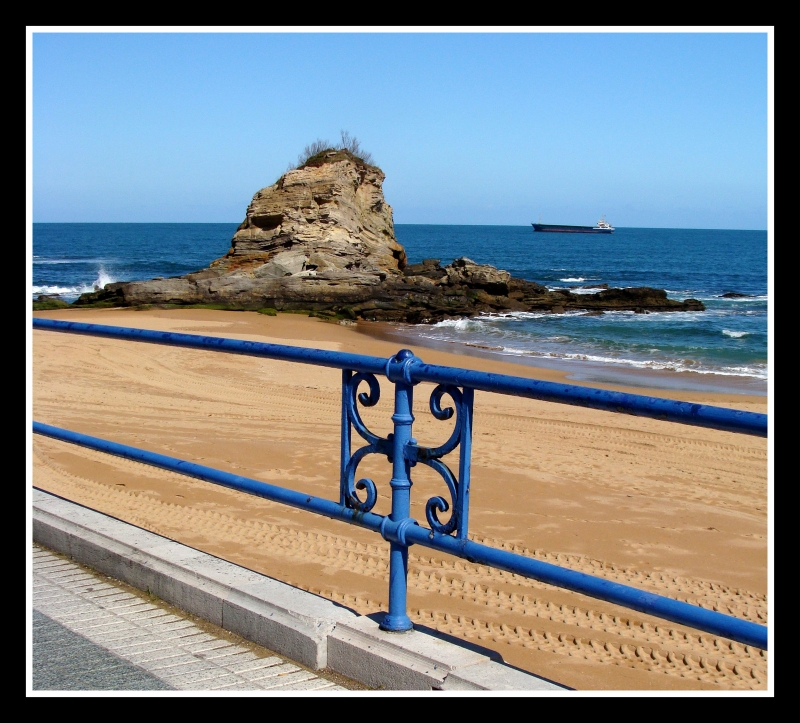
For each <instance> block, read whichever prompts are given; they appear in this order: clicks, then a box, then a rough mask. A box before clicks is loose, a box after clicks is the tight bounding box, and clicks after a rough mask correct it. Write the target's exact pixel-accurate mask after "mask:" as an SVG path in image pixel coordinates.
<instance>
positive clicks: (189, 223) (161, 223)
mask: <svg viewBox="0 0 800 723" xmlns="http://www.w3.org/2000/svg"><path fill="white" fill-rule="evenodd" d="M31 223H32V224H33V225H36V224H60V225H65V226H66V225H76V226H77V225H84V226H88V225H98V226H100V225H108V226H112V225H113V226H123V225H129V226H135V225H141V226H146V225H153V226H155V225H159V226H167V225H169V226H209V225H222V224H231V225H233V224H236V225H239V224H241V223H242V222H241V221H32V222H31ZM532 224H533V222H532V221H531V222H530V223H526V224H516V223H395V224H394V225H395V226H456V227H458V226H487V227H500V228H525V227H527V226H530V225H532ZM623 228H626V229H628V228H630V229H634V228H635V229H660V230H664V229H670V230H675V231H769V229H768V228H723V227H720V226H615V229H617V230H619V229H623Z"/></svg>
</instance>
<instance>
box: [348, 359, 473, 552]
mask: <svg viewBox="0 0 800 723" xmlns="http://www.w3.org/2000/svg"><path fill="white" fill-rule="evenodd" d="M398 369H399V367H398ZM404 371H405V370H404V369H401V370H400V371H397V370H394V372H395V376H396V377H398V379H400V380H402V372H404ZM390 381H392V380H391V379H390ZM362 384H367V386H368V390H367V391H366V392H359V391H358V390H359V388H360V387H361V386H362ZM343 395H344V396H343V402H344V404H343V412H344V414H345V415H346V419H345V422H346V425H347V426H348V430H349V426H350V425H352V428H353V429H355V430H356V432H357V433H358V434H359V436H360V437H361V438H362V439H364V440H365V441H366V442H367V445H366V446H364V447H361V448H360V449H358V450H356V452H354V453H353V454H352V455H351V454H350V446H349V445H350V442H349V431H348V432H347V434H348V437H347V440H348V441H347V442H346V445H345V446H346V449H345V451H344V452H343V461H342V465H343V467H342V470H343V473H342V498H343V501H344V504H345V505H347V506H348V507H350V508H352V509H356V510H359V511H361V512H369V511H370V510H372V508H373V507H374V506H375V502H376V501H377V496H378V495H377V488H376V486H375V483H374V482H373V481H372V480H371V479H369V478H363V479H359V480H358V481H356V472H357V468H358V465H359V464H360V462H361V460H363V459H364V457H366V456H367V455H370V454H385V455H386V457H387V458H388V460H389V462H392V461H393V453H394V450H393V441H394V440H393V435H392V434H389V435H388V436H387V437H386V438H383V437H380V436H379V435H377V434H375V433H374V432H373V431H372V430H370V429H369V428H368V427H367V425H366V424H365V423H364V420H363V419H362V418H361V414H360V411H359V404H360V405H361V406H364V407H373V406H375V405H376V404H377V403H378V400H379V399H380V385H379V384H378V380H377V378H376V377H375V375H374V374H371V373H363V372H359V373H352V374H351V373H349V372H348V373H346V375H345V381H344V386H343ZM444 397H449V398H450V399H451V400H452V404H450V405H448V404H446V403H445V404H443V400H444ZM472 397H473V392H472V390H471V389H466V388H465V389H463V390H462V389H460V388H459V387H457V386H455V385H452V384H440V385H438V386H437V387H435V388H434V390H433V391H432V392H431V396H430V400H429V406H430V410H431V414H432V415H433V416H434V418H435V419H438V420H440V421H445V420H448V419H452V418H453V417H455V424H454V425H453V429H452V431H451V433H450V435H449V436H448V438H447V440H446V441H445V442H444V443H443V444H440V445H438V446H436V447H423V446H420V445H418V444H417V442H416V440H415V439H411V440H410V442H409V443H408V444H406V445H405V447H404V450H405V451H404V456H405V459H406V460H407V461H408V464H409V466H412V467H413V466H414V465H416V464H424V465H427V466H428V467H430V468H431V469H432V470H434V471H435V472H436V473H437V474H439V475H440V476H441V478H442V480H443V481H444V483H445V485H446V487H447V494H445V495H436V496H434V497H431V498H430V499H429V500H428V501H427V502H426V504H425V517H426V519H427V521H428V524H429V525H430V528H431V529H432V530H433V531H434V532H438V533H440V534H443V535H452V534H455V535H457V536H458V537H466V523H467V516H468V515H467V505H468V499H467V493H468V489H469V454H470V440H471V427H472ZM459 445H460V446H461V450H460V459H459V471H458V475H456V474H455V473H454V472H453V470H451V469H450V468H449V467H448V466H447V465H446V464H445V463H444V462H443V461H442V457H444V456H445V455H447V454H450V453H451V452H452V451H454V450H455V449H456V448H457V447H459ZM359 491H360V492H362V494H363V493H365V498H364V499H362V498H361V497H360V496H359V494H358V492H359ZM447 511H450V517H449V519H448V520H447V521H446V522H442V521H441V519H440V515H441V514H442V513H445V512H447Z"/></svg>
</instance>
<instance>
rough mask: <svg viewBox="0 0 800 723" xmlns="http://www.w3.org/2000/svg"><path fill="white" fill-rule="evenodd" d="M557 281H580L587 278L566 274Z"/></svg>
mask: <svg viewBox="0 0 800 723" xmlns="http://www.w3.org/2000/svg"><path fill="white" fill-rule="evenodd" d="M559 281H564V282H566V283H571V282H574V283H580V282H581V281H588V279H586V278H584V277H583V276H577V277H572V276H568V277H567V278H566V279H559Z"/></svg>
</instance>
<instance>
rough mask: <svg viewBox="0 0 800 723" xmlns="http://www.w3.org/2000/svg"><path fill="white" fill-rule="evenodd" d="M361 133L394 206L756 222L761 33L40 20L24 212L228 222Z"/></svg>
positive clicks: (762, 103) (653, 223)
mask: <svg viewBox="0 0 800 723" xmlns="http://www.w3.org/2000/svg"><path fill="white" fill-rule="evenodd" d="M340 129H347V130H349V131H350V132H351V133H352V134H354V135H356V136H357V137H358V138H359V140H360V141H361V142H362V146H363V147H364V148H365V149H367V150H369V151H370V152H371V153H372V154H373V156H374V158H375V161H376V163H377V164H378V165H379V166H380V167H381V168H382V169H383V170H384V171H385V173H386V182H385V185H384V190H385V195H386V199H387V201H388V202H389V203H390V204H391V205H392V207H393V208H394V213H395V222H396V223H441V224H527V223H530V222H531V221H536V220H538V218H539V215H540V214H541V215H542V220H543V221H544V222H546V223H547V222H550V223H581V224H585V223H593V222H594V221H596V220H597V218H598V217H599V216H600V214H602V213H605V214H606V216H607V218H608V220H610V221H611V222H612V223H613V224H614V225H616V226H645V227H648V226H649V227H684V228H746V229H764V228H766V224H767V36H766V34H763V33H762V34H755V33H749V34H744V33H737V34H729V33H722V34H720V33H709V34H660V33H659V34H650V33H643V34H625V33H621V34H558V33H556V34H522V33H514V34H500V33H493V34H474V33H470V34H459V33H454V34H448V33H437V34H417V33H415V34H394V33H389V34H380V33H379V34H346V33H337V34H271V33H264V34H241V33H230V34H191V33H190V34H139V33H130V34H125V33H123V34H109V33H96V34H95V33H79V34H74V33H34V35H33V214H34V221H38V222H44V221H62V222H66V221H86V222H90V221H103V222H114V221H116V222H124V221H164V222H212V221H226V222H227V221H230V222H239V221H241V220H242V219H243V218H244V213H245V209H246V207H247V204H248V203H249V201H250V199H251V198H252V196H253V194H254V193H255V192H256V191H257V190H258V189H259V188H261V187H263V186H266V185H269V184H271V183H273V182H274V181H275V180H277V178H278V177H279V176H280V175H281V174H282V173H283V172H284V171H285V170H286V167H287V165H288V164H289V163H290V162H292V161H293V160H295V159H296V157H297V155H298V153H299V152H300V151H301V150H302V148H303V147H304V146H305V145H306V144H307V143H309V142H310V141H313V140H314V139H316V138H320V137H321V138H328V139H330V140H335V139H337V138H338V135H339V130H340Z"/></svg>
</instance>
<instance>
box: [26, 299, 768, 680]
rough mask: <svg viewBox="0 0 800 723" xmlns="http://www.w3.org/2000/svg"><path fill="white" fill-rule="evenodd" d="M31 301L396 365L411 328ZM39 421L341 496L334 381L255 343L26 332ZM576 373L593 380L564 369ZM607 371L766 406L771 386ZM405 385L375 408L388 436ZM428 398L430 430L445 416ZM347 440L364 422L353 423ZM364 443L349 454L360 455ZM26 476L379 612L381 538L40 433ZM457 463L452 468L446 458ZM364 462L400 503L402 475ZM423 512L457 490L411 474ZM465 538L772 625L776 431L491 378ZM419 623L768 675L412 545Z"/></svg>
mask: <svg viewBox="0 0 800 723" xmlns="http://www.w3.org/2000/svg"><path fill="white" fill-rule="evenodd" d="M36 316H42V317H48V318H58V319H70V320H79V321H87V322H92V323H100V324H115V325H121V326H134V327H141V328H150V329H163V330H169V331H180V332H185V333H193V334H207V335H220V336H229V337H233V338H240V339H252V340H259V341H271V342H276V343H282V344H293V345H302V346H313V347H317V348H323V349H331V350H340V351H347V352H355V353H362V354H373V355H378V356H384V357H387V356H389V355H391V354H393V353H395V352H396V351H397V348H398V345H397V343H396V342H388V341H385V340H382V339H377V338H373V337H371V336H368V335H366V334H364V333H361V332H359V331H358V330H357V329H356V328H353V327H345V326H340V325H338V324H332V323H326V322H323V321H321V320H318V319H310V318H307V317H305V316H301V315H295V314H280V315H278V316H277V317H268V316H263V315H259V314H256V313H250V312H223V311H208V310H151V311H134V310H115V309H108V310H67V311H54V312H37V313H36ZM411 348H412V349H414V351H415V352H416V353H417V354H418V355H419V356H421V357H422V358H423V359H424V360H425V361H428V362H431V363H436V364H446V365H450V366H459V367H465V368H471V369H481V370H485V371H495V372H501V373H506V374H515V375H517V376H525V377H531V378H538V379H548V380H553V381H565V380H566V379H565V372H564V371H561V370H557V369H537V368H534V367H530V366H523V365H517V364H512V363H507V362H502V361H497V360H493V359H485V358H479V357H472V356H463V355H453V354H449V353H446V352H443V351H440V350H432V349H423V348H415V347H413V346H412V347H411ZM33 353H34V356H33V372H34V382H33V394H34V396H33V411H34V419H36V420H37V421H41V422H45V423H48V424H54V425H56V426H61V427H66V428H68V429H72V430H75V431H79V432H83V433H86V434H91V435H95V436H98V437H104V438H107V439H111V440H113V441H117V442H121V443H124V444H130V445H134V446H138V447H142V448H145V449H150V450H153V451H156V452H160V453H163V454H168V455H172V456H176V457H181V458H183V459H189V460H194V461H198V462H200V463H202V464H206V465H209V466H212V467H217V468H220V469H225V470H229V471H232V472H236V473H238V474H243V475H246V476H249V477H253V478H255V479H261V480H264V481H268V482H272V483H275V484H279V485H283V486H286V487H290V488H292V489H297V490H302V491H306V492H308V493H310V494H314V495H318V496H320V497H327V498H329V499H336V497H337V495H338V489H337V488H338V456H339V430H340V373H339V371H338V370H335V369H322V368H319V367H313V366H307V365H300V364H294V363H290V362H277V361H271V360H264V359H256V358H252V357H244V356H237V355H229V354H220V353H212V352H205V351H195V350H190V349H178V348H171V347H161V346H157V345H152V344H140V343H134V342H124V341H115V340H106V339H100V338H95V337H82V336H77V335H68V334H58V333H54V332H45V331H34V332H33ZM572 383H581V382H574V381H573V382H572ZM590 385H591V386H599V387H604V388H609V389H617V390H623V391H631V392H634V393H638V394H642V393H645V394H652V395H654V396H661V397H666V398H672V399H684V400H686V401H694V402H700V403H706V404H715V405H719V406H726V407H732V408H736V409H747V410H751V411H757V412H766V411H767V409H766V407H767V399H766V397H764V396H759V395H746V394H741V393H740V394H723V393H714V392H710V391H699V390H696V391H692V392H680V391H677V390H663V389H659V390H645V389H643V388H642V387H639V386H637V387H636V388H630V389H626V388H625V387H623V386H618V385H609V384H599V383H596V382H592V383H591V384H590ZM390 387H391V385H390V384H388V383H387V382H386V381H385V380H383V383H382V391H383V394H382V396H381V401H380V402H379V403H378V405H377V406H376V407H373V408H368V409H363V411H362V416H363V417H364V419H365V421H366V423H367V424H368V426H370V428H372V429H374V430H375V431H376V432H377V433H379V434H382V435H384V436H385V434H386V433H388V432H389V431H390V429H391V421H390V416H391V413H392V394H391V389H390ZM431 389H432V385H425V384H421V385H419V386H418V387H417V388H416V391H415V406H414V414H415V416H416V419H417V421H416V423H415V432H414V434H415V437H416V438H417V439H419V441H420V444H424V445H426V446H434V445H435V444H438V443H441V442H442V441H444V439H446V438H447V436H448V434H449V431H450V429H451V428H452V422H439V421H437V420H435V419H434V418H433V417H432V415H431V414H430V412H429V410H428V407H427V400H428V396H429V393H430V390H431ZM354 436H355V435H354ZM355 441H356V440H354V449H355V448H356V444H355ZM33 459H34V463H33V476H34V479H33V483H34V485H35V486H36V487H39V488H41V489H44V490H47V491H50V492H53V493H55V494H58V495H61V496H63V497H66V498H68V499H71V500H74V501H76V502H78V503H80V504H84V505H86V506H88V507H92V508H94V509H97V510H100V511H101V512H105V513H107V514H110V515H113V516H115V517H118V518H120V519H123V520H126V521H128V522H131V523H133V524H136V525H139V526H141V527H143V528H146V529H148V530H152V531H154V532H157V533H159V534H162V535H165V536H168V537H171V538H173V539H176V540H179V541H180V542H183V543H185V544H188V545H191V546H193V547H196V548H198V549H202V550H204V551H206V552H209V553H211V554H214V555H218V556H220V557H223V558H226V559H228V560H231V561H233V562H236V563H238V564H241V565H244V566H246V567H249V568H251V569H254V570H257V571H259V572H262V573H264V574H267V575H270V576H272V577H275V578H277V579H280V580H283V581H285V582H288V583H291V584H293V585H296V586H298V587H301V588H303V589H306V590H310V591H311V592H313V593H316V594H319V595H322V596H324V597H327V598H329V599H333V600H336V601H337V602H340V603H342V604H344V605H346V606H348V607H350V608H352V609H353V610H356V611H357V612H359V613H362V614H368V613H373V612H376V611H379V610H385V609H386V602H387V600H386V596H387V588H388V569H387V564H388V545H387V544H386V543H385V542H384V541H383V540H381V539H380V537H378V536H377V535H375V534H374V533H370V532H367V531H365V530H360V529H358V528H355V527H351V526H349V525H346V524H344V523H341V522H336V521H332V520H328V519H325V518H321V517H317V516H315V515H312V514H310V513H306V512H302V511H298V510H292V509H289V508H287V507H284V506H281V505H278V504H276V503H272V502H268V501H266V500H261V499H258V498H255V497H251V496H248V495H244V494H241V493H237V492H234V491H230V490H226V489H224V488H220V487H217V486H215V485H212V484H209V483H205V482H201V481H198V480H192V479H188V478H185V477H181V476H180V475H177V474H173V473H170V472H165V471H161V470H157V469H154V468H150V467H147V466H145V465H140V464H136V463H133V462H128V461H126V460H121V459H117V458H114V457H110V456H108V455H103V454H100V453H96V452H91V451H88V450H84V449H81V448H79V447H75V446H72V445H69V444H66V443H62V442H57V441H55V440H49V439H45V438H42V437H38V436H35V437H34V446H33ZM451 466H452V460H451ZM359 476H369V477H371V478H372V479H374V480H375V482H376V484H377V487H378V493H379V497H378V503H377V505H376V507H375V512H377V513H379V514H386V513H388V511H389V492H390V490H389V486H388V480H389V477H390V476H391V468H390V466H389V465H388V463H387V462H386V460H385V459H383V460H380V459H378V458H377V457H375V456H370V457H368V458H367V459H366V460H365V461H364V462H363V463H362V465H361V466H360V467H359ZM413 477H414V488H413V490H412V515H413V516H414V517H416V518H417V519H418V520H422V521H424V519H425V512H424V506H425V502H426V501H427V500H428V498H430V497H432V496H434V495H441V494H444V493H445V492H446V489H445V486H444V484H443V483H442V482H441V480H440V479H439V478H438V477H437V476H435V475H434V473H433V472H431V471H430V470H428V469H427V468H420V467H419V466H418V467H415V468H414V470H413ZM471 496H472V502H471V507H470V531H471V537H473V538H474V539H476V540H478V541H483V542H485V543H486V544H489V545H493V546H498V547H501V546H502V547H506V548H508V549H513V550H515V551H517V552H519V553H522V554H528V555H532V556H536V557H538V558H541V559H545V560H548V561H551V562H555V563H557V564H562V565H565V566H568V567H571V568H573V569H577V570H583V571H586V572H591V573H592V574H596V575H600V576H603V577H607V578H608V579H612V580H616V581H619V582H624V583H627V584H631V585H634V586H637V587H641V588H643V589H647V590H651V591H653V592H658V593H660V594H664V595H668V596H671V597H675V598H678V599H682V600H687V601H690V602H695V603H698V604H702V605H704V606H709V607H712V608H716V609H719V610H720V611H721V612H726V613H730V614H734V615H737V616H740V617H743V618H747V619H751V620H754V621H757V622H762V623H763V622H766V616H767V596H766V593H767V442H766V440H764V439H761V438H756V437H750V436H746V435H739V434H733V433H729V432H718V431H715V430H707V429H701V428H695V427H690V426H685V425H679V424H674V423H670V422H663V421H657V420H650V419H641V418H638V417H631V416H627V415H621V414H614V413H608V412H600V411H596V410H589V409H582V408H577V407H571V406H567V405H559V404H552V403H546V402H538V401H534V400H526V399H518V398H514V397H506V396H501V395H493V394H486V393H482V392H477V393H476V397H475V423H474V442H473V464H472V493H471ZM409 561H410V562H409V614H410V615H411V617H412V619H413V620H414V622H415V624H417V625H419V626H423V627H428V628H435V629H437V630H439V631H441V632H443V633H446V634H449V635H452V636H455V637H460V638H464V639H468V640H470V641H471V642H472V643H473V644H476V645H480V646H484V647H486V648H489V649H491V650H493V651H496V652H497V653H499V654H500V655H501V656H502V657H503V659H504V660H506V661H507V662H508V663H510V664H512V665H516V666H518V667H520V668H524V669H527V670H531V671H533V672H536V673H537V674H539V675H544V676H546V677H549V678H551V679H553V680H556V681H558V682H561V683H564V684H566V685H569V686H573V687H575V688H580V689H645V690H659V689H711V690H720V689H763V688H765V687H766V682H767V665H766V657H765V655H764V654H762V653H761V651H758V650H755V649H750V648H748V647H746V646H743V645H739V644H737V643H731V642H730V641H728V640H725V639H722V638H719V637H717V636H713V635H706V634H699V633H697V632H696V631H693V630H690V629H688V628H683V627H681V626H678V625H675V624H673V623H669V622H664V621H660V620H658V619H656V618H652V617H649V616H646V615H642V614H640V613H636V612H633V611H628V610H625V609H624V608H621V607H617V606H614V605H611V604H608V603H604V602H601V601H597V600H593V599H591V598H588V597H586V596H582V595H579V594H576V593H571V592H567V591H563V590H560V589H556V588H553V587H551V586H548V585H544V584H541V583H538V582H534V581H529V580H526V579H523V578H520V577H518V576H515V575H511V574H508V573H504V572H499V571H495V570H490V569H488V568H485V567H483V566H478V565H473V564H471V563H467V562H465V561H461V560H457V559H454V558H449V557H448V556H446V555H441V554H439V553H434V552H432V551H428V550H424V549H418V548H412V549H411V552H410V555H409Z"/></svg>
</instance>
